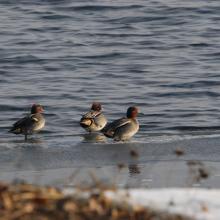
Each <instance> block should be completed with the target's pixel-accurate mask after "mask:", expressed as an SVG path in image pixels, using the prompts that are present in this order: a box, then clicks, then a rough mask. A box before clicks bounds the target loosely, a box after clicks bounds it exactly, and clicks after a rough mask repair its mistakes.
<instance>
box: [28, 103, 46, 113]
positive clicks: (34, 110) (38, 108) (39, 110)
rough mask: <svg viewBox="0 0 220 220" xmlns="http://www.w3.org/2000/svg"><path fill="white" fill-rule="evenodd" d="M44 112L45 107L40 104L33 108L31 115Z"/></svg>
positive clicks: (34, 105)
mask: <svg viewBox="0 0 220 220" xmlns="http://www.w3.org/2000/svg"><path fill="white" fill-rule="evenodd" d="M43 111H44V109H43V107H42V106H41V105H39V104H33V105H32V107H31V114H36V113H42V112H43Z"/></svg>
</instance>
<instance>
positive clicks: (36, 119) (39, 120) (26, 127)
mask: <svg viewBox="0 0 220 220" xmlns="http://www.w3.org/2000/svg"><path fill="white" fill-rule="evenodd" d="M42 112H43V107H42V106H41V105H39V104H33V105H32V107H31V113H30V114H29V115H27V116H26V117H24V118H21V119H19V120H18V121H17V122H15V123H14V124H13V126H12V128H11V129H10V131H9V132H11V133H14V134H23V135H25V140H27V136H28V135H31V134H33V133H35V132H38V131H40V130H41V129H42V128H43V127H44V125H45V119H44V117H43V115H42Z"/></svg>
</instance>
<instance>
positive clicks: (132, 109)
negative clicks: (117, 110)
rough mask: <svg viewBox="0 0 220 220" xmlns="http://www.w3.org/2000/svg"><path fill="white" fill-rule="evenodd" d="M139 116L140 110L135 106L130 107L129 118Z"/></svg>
mask: <svg viewBox="0 0 220 220" xmlns="http://www.w3.org/2000/svg"><path fill="white" fill-rule="evenodd" d="M137 115H138V108H137V107H135V106H132V107H129V108H128V110H127V118H136V117H137Z"/></svg>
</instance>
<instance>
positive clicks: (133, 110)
mask: <svg viewBox="0 0 220 220" xmlns="http://www.w3.org/2000/svg"><path fill="white" fill-rule="evenodd" d="M137 115H138V108H137V107H135V106H132V107H129V108H128V109H127V117H123V118H120V119H118V120H115V121H113V122H112V123H110V124H108V125H107V126H106V127H105V128H104V129H103V133H104V135H105V136H106V137H109V138H113V139H114V140H115V141H125V140H128V139H130V138H131V137H132V136H133V135H135V134H136V133H137V132H138V130H139V123H138V121H137V119H136V117H137Z"/></svg>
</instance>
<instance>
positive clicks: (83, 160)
mask: <svg viewBox="0 0 220 220" xmlns="http://www.w3.org/2000/svg"><path fill="white" fill-rule="evenodd" d="M18 140H19V139H17V140H13V141H11V142H10V143H8V144H6V143H4V141H3V142H2V143H0V145H1V149H2V151H1V155H0V164H1V166H0V179H1V180H6V181H8V180H16V179H17V180H28V181H30V182H34V183H37V184H53V185H57V186H70V185H80V184H82V183H84V184H88V183H91V182H92V181H93V180H92V179H93V178H94V176H95V178H97V179H98V180H101V181H102V182H104V183H108V184H109V183H110V184H114V185H117V186H119V187H136V188H140V187H148V188H154V187H191V186H194V187H215V188H219V186H220V185H219V178H220V148H219V141H220V137H200V138H199V137H197V138H194V139H187V138H184V137H183V138H179V140H169V141H161V142H159V141H152V142H149V143H138V142H135V141H134V142H127V143H113V142H112V143H110V142H107V143H106V142H103V143H91V142H88V141H87V142H85V141H82V142H78V143H77V144H75V143H72V144H71V138H65V139H63V140H62V142H63V145H64V146H65V147H62V146H61V144H60V145H55V146H53V147H52V146H50V145H47V144H46V143H45V142H44V141H43V139H40V137H33V138H32V139H30V140H29V141H28V142H26V143H25V142H24V141H23V140H22V141H20V140H19V141H18ZM99 140H100V139H99ZM5 144H6V146H4V145H5ZM50 144H51V143H50Z"/></svg>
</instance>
